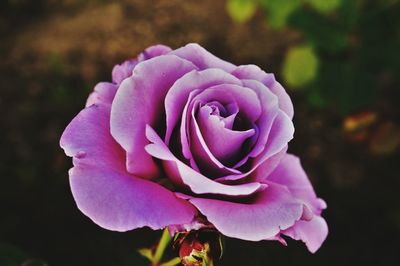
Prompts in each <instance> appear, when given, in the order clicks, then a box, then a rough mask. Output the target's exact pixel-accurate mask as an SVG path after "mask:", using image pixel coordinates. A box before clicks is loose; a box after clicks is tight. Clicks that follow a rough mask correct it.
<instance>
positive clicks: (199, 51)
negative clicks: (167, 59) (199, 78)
mask: <svg viewBox="0 0 400 266" xmlns="http://www.w3.org/2000/svg"><path fill="white" fill-rule="evenodd" d="M170 54H174V55H177V56H179V57H181V58H184V59H186V60H189V61H191V62H193V64H195V65H196V66H197V67H198V68H199V69H207V68H220V69H223V70H225V71H226V72H232V71H233V70H234V69H235V68H236V66H235V65H233V64H231V63H229V62H226V61H224V60H222V59H220V58H218V57H216V56H215V55H213V54H212V53H210V52H209V51H207V50H206V49H204V48H203V47H201V46H200V45H198V44H197V43H189V44H188V45H186V46H184V47H181V48H179V49H176V50H173V51H172V52H171V53H170Z"/></svg>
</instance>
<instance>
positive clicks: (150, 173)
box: [111, 55, 196, 178]
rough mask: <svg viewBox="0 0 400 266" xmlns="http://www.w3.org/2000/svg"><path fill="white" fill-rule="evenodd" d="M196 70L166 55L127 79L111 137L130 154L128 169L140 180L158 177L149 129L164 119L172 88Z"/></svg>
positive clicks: (115, 107)
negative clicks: (149, 150) (149, 149)
mask: <svg viewBox="0 0 400 266" xmlns="http://www.w3.org/2000/svg"><path fill="white" fill-rule="evenodd" d="M194 69H196V67H195V66H194V65H193V64H192V63H190V62H189V61H186V60H184V59H181V58H179V57H177V56H174V55H162V56H158V57H155V58H152V59H149V60H147V61H144V62H141V63H140V64H138V65H137V66H136V67H135V69H134V73H133V75H132V77H129V78H127V79H125V80H124V81H123V82H122V83H121V85H120V87H119V89H118V91H117V94H116V95H115V99H114V101H113V104H112V109H111V134H112V135H113V137H114V138H115V140H116V141H117V142H118V143H119V144H120V145H121V146H122V147H123V148H124V149H125V151H126V152H127V169H128V171H129V172H130V173H132V174H135V175H137V176H140V177H145V178H153V177H156V176H157V175H158V166H157V165H156V164H155V162H154V161H153V159H152V158H151V157H150V155H149V154H147V153H146V151H145V150H144V146H145V145H146V144H147V143H148V141H147V139H146V136H145V126H146V124H150V125H152V126H156V125H155V124H156V123H157V122H158V121H159V120H160V118H162V114H163V103H164V99H165V95H166V94H167V92H168V90H169V89H170V87H171V86H172V84H173V83H174V82H175V81H176V80H177V79H179V78H180V77H181V76H183V75H184V74H186V73H188V72H189V71H192V70H194Z"/></svg>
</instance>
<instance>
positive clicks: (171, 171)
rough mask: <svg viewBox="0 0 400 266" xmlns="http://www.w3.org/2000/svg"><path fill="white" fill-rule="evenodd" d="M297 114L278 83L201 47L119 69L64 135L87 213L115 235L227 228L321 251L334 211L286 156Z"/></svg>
mask: <svg viewBox="0 0 400 266" xmlns="http://www.w3.org/2000/svg"><path fill="white" fill-rule="evenodd" d="M292 117H293V105H292V102H291V100H290V98H289V96H288V94H287V93H286V92H285V90H284V88H283V87H282V86H281V84H279V82H277V81H276V80H275V77H274V75H273V74H269V73H266V72H264V71H263V70H261V69H260V68H259V67H257V66H255V65H242V66H236V65H233V64H231V63H228V62H226V61H223V60H221V59H219V58H217V57H216V56H214V55H212V54H211V53H209V52H208V51H206V50H205V49H204V48H202V47H201V46H199V45H197V44H188V45H186V46H184V47H182V48H179V49H176V50H171V49H170V48H169V47H166V46H162V45H157V46H153V47H150V48H148V49H146V50H145V51H144V52H143V53H142V54H140V55H139V56H138V57H137V58H135V59H132V60H128V61H126V62H124V63H122V64H121V65H117V66H115V67H114V69H113V71H112V82H101V83H99V84H97V85H96V87H95V88H94V92H93V93H92V94H91V95H90V96H89V98H88V100H87V104H86V108H85V109H83V110H82V111H81V112H80V113H79V114H78V115H77V116H76V117H75V118H74V119H73V120H72V122H71V123H70V124H69V125H68V127H67V128H66V129H65V131H64V133H63V135H62V137H61V141H60V144H61V147H62V148H63V149H64V150H65V153H66V154H67V155H68V156H71V157H73V165H74V167H73V168H72V169H71V170H70V172H69V176H70V184H71V189H72V193H73V196H74V198H75V200H76V203H77V205H78V207H79V209H80V210H81V211H82V212H83V213H84V214H86V215H87V216H88V217H89V218H91V219H92V220H93V221H94V222H95V223H97V224H98V225H100V226H101V227H104V228H106V229H109V230H115V231H127V230H132V229H135V228H139V227H143V226H148V227H150V228H152V229H161V228H165V227H169V228H170V231H179V230H190V229H199V228H201V227H213V228H216V229H217V230H218V231H219V232H221V233H222V234H224V235H226V236H229V237H234V238H239V239H244V240H251V241H259V240H279V241H281V242H282V243H284V240H283V238H282V235H286V236H289V237H292V238H294V239H297V240H302V241H303V242H305V243H306V245H307V247H308V249H309V250H310V251H311V252H315V251H316V250H317V249H318V248H319V247H320V246H321V244H322V242H323V241H324V240H325V238H326V236H327V233H328V227H327V224H326V222H325V220H324V219H323V218H322V217H321V212H322V210H323V209H325V208H326V204H325V202H324V201H323V200H321V199H319V198H318V197H317V196H316V194H315V192H314V190H313V187H312V185H311V183H310V181H309V180H308V178H307V175H306V173H305V172H304V170H303V169H302V166H301V164H300V161H299V159H298V158H297V157H296V156H294V155H291V154H288V153H287V145H288V142H289V141H290V140H291V139H292V138H293V132H294V127H293V123H292Z"/></svg>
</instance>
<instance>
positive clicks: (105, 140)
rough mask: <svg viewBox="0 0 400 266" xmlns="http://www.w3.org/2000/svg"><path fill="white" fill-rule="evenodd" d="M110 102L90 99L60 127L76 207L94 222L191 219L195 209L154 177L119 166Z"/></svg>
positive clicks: (118, 225)
mask: <svg viewBox="0 0 400 266" xmlns="http://www.w3.org/2000/svg"><path fill="white" fill-rule="evenodd" d="M109 121H110V105H91V106H90V107H88V108H86V109H84V110H82V111H81V112H80V113H79V114H78V115H77V116H76V117H75V118H74V119H73V120H72V122H71V123H70V124H69V125H68V127H67V128H66V129H65V131H64V133H63V135H62V137H61V141H60V145H61V147H62V148H63V149H64V150H65V153H66V154H67V155H68V156H74V165H75V167H74V168H72V169H71V170H70V183H71V189H72V193H73V196H74V198H75V200H76V203H77V205H78V207H79V209H80V210H81V211H82V212H83V213H84V214H86V215H87V216H89V217H90V218H91V219H92V220H93V221H94V222H95V223H97V224H99V225H100V226H102V227H104V228H106V229H109V230H117V231H126V230H131V229H135V228H138V227H142V226H150V227H151V228H153V229H159V228H163V227H165V226H169V225H175V224H182V223H183V224H187V223H190V222H191V221H192V218H193V216H194V214H195V209H194V208H193V207H192V206H191V205H190V204H188V203H187V202H186V201H184V200H181V199H178V198H177V197H175V196H174V194H173V193H172V192H170V191H168V190H166V189H165V188H163V187H161V186H159V185H158V184H156V183H152V182H150V181H146V180H143V179H139V178H137V177H134V176H132V175H129V174H128V173H126V171H125V166H124V160H123V159H124V153H123V150H122V149H121V147H120V146H119V145H118V144H117V143H116V142H115V141H114V139H113V138H112V136H111V135H110V126H109Z"/></svg>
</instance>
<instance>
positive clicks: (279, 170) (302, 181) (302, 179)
mask: <svg viewBox="0 0 400 266" xmlns="http://www.w3.org/2000/svg"><path fill="white" fill-rule="evenodd" d="M266 181H267V182H274V183H277V184H281V185H283V186H286V187H287V188H288V189H289V191H290V193H292V195H293V196H294V197H296V198H297V199H299V200H301V201H302V202H304V203H305V204H307V206H308V207H310V208H311V210H312V211H313V212H314V213H315V214H317V215H319V214H320V213H321V211H322V210H323V209H325V208H326V204H325V202H324V201H323V200H322V199H319V198H317V196H316V194H315V192H314V189H313V187H312V185H311V183H310V181H309V179H308V177H307V174H306V173H305V172H304V170H303V168H302V166H301V164H300V160H299V158H298V157H296V156H294V155H292V154H286V155H285V156H284V157H283V158H282V160H281V161H280V164H279V165H278V166H277V167H276V168H275V170H274V171H273V172H272V173H271V174H269V175H268V176H266Z"/></svg>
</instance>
